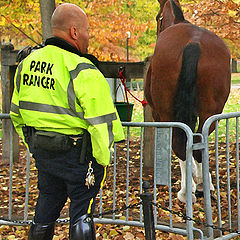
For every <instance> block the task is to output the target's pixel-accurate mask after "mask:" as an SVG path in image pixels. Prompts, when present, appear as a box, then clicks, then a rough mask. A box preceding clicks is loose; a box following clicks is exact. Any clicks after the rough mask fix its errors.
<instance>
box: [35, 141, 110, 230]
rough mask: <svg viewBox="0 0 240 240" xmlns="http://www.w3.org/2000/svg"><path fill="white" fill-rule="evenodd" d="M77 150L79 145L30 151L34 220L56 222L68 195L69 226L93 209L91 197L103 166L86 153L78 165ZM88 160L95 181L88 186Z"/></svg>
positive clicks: (93, 202) (99, 180) (101, 176)
mask: <svg viewBox="0 0 240 240" xmlns="http://www.w3.org/2000/svg"><path fill="white" fill-rule="evenodd" d="M80 152H81V146H79V145H78V146H72V147H71V149H70V150H69V151H66V152H62V153H53V152H49V151H45V150H42V149H35V150H34V154H33V157H34V158H35V162H36V167H37V169H38V189H39V196H38V200H37V205H36V208H35V217H34V222H35V223H41V224H48V223H52V222H54V221H56V220H57V219H58V218H59V216H60V212H61V210H62V208H63V207H64V205H65V203H66V201H67V198H68V197H69V198H70V209H69V216H70V225H72V224H74V223H75V222H77V220H78V219H79V218H80V217H81V216H82V215H84V214H92V213H93V212H94V207H95V197H96V195H97V194H98V192H99V190H100V187H101V186H102V184H103V182H104V180H105V177H106V167H103V166H102V165H99V164H98V163H97V162H96V160H95V158H94V157H93V156H92V154H91V153H89V152H87V156H86V163H84V164H80V163H79V158H80ZM89 161H92V168H93V173H94V175H95V184H94V186H91V187H90V188H89V189H88V187H87V186H86V185H85V179H86V174H87V171H88V162H89Z"/></svg>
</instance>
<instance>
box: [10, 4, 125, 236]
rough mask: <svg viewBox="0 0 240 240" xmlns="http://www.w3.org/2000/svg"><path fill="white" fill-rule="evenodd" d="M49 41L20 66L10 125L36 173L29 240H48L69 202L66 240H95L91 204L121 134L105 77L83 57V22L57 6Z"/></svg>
mask: <svg viewBox="0 0 240 240" xmlns="http://www.w3.org/2000/svg"><path fill="white" fill-rule="evenodd" d="M51 24H52V33H53V37H52V38H49V39H47V40H46V42H45V46H44V47H43V48H40V49H38V50H35V51H34V52H32V53H31V54H30V55H29V56H27V57H26V58H25V59H24V60H23V61H21V62H20V64H19V65H18V68H17V71H16V75H15V88H14V93H13V97H12V103H11V112H10V115H11V119H12V121H13V124H14V126H15V128H16V130H17V132H18V133H19V135H20V136H21V137H22V138H23V140H24V142H25V143H26V145H27V146H28V147H29V150H30V152H31V153H33V157H34V159H35V162H36V167H37V169H38V188H39V196H38V200H37V204H36V208H35V216H34V219H33V223H32V224H31V227H30V230H29V234H28V239H31V240H32V239H33V240H36V239H37V240H40V239H41V240H48V239H52V238H53V235H54V226H55V221H56V220H57V218H58V217H59V216H60V211H61V210H62V208H63V206H64V205H65V203H66V201H67V198H68V197H69V198H70V209H69V215H70V239H72V240H78V239H81V240H91V239H95V238H96V237H95V229H94V224H93V219H92V214H93V211H94V203H95V197H96V195H97V194H98V192H99V189H100V188H101V187H102V184H103V181H104V179H105V177H106V166H107V165H108V164H109V161H110V157H111V151H112V147H113V142H119V141H122V140H123V139H124V134H123V129H122V125H121V122H120V120H119V117H118V114H117V112H116V109H115V107H114V105H113V101H112V98H111V94H110V89H109V86H108V83H107V82H106V80H105V78H104V77H103V75H102V74H101V72H100V71H99V70H98V69H97V67H96V64H94V63H93V62H94V59H95V58H94V57H93V56H91V55H88V54H87V49H88V43H89V34H88V28H89V25H88V19H87V16H86V14H85V13H84V11H83V10H82V9H81V8H80V7H78V6H76V5H74V4H69V3H65V4H62V5H59V6H58V7H57V8H56V9H55V11H54V13H53V15H52V19H51Z"/></svg>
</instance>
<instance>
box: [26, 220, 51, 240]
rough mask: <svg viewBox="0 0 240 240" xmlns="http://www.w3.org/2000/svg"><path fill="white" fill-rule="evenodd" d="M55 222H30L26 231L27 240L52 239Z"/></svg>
mask: <svg viewBox="0 0 240 240" xmlns="http://www.w3.org/2000/svg"><path fill="white" fill-rule="evenodd" d="M54 227H55V223H49V224H41V223H32V224H31V227H30V229H29V232H28V240H52V239H53V235H54Z"/></svg>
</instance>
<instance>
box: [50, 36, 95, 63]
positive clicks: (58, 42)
mask: <svg viewBox="0 0 240 240" xmlns="http://www.w3.org/2000/svg"><path fill="white" fill-rule="evenodd" d="M45 45H53V46H56V47H59V48H62V49H64V50H66V51H68V52H71V53H74V54H77V55H78V56H80V57H85V58H87V59H89V60H90V61H91V62H92V63H93V64H94V65H95V66H96V67H98V65H99V62H98V59H97V58H96V57H95V56H93V55H91V54H82V53H81V52H80V51H78V49H77V48H75V47H74V46H72V45H71V44H69V43H68V42H66V41H65V40H63V39H61V38H58V37H51V38H48V39H47V40H46V41H45Z"/></svg>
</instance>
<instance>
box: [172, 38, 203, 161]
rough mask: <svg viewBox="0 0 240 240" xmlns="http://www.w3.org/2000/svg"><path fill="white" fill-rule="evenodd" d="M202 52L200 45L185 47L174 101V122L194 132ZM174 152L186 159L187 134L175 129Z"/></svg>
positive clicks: (191, 44) (194, 44) (190, 44)
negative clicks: (198, 73)
mask: <svg viewBox="0 0 240 240" xmlns="http://www.w3.org/2000/svg"><path fill="white" fill-rule="evenodd" d="M200 54H201V51H200V46H199V44H198V43H195V42H192V43H189V44H188V45H186V46H185V48H184V49H183V56H182V67H181V71H180V74H179V77H178V89H177V93H176V96H175V99H174V109H173V116H174V121H176V122H182V123H185V124H186V125H188V126H189V127H190V128H191V129H192V131H194V129H195V125H196V121H197V91H196V81H197V77H198V76H197V68H198V60H199V57H200ZM173 150H174V152H175V154H176V155H177V156H178V157H179V158H180V159H182V160H183V161H184V160H185V159H186V153H185V150H186V134H185V133H184V131H183V130H181V129H179V128H178V129H174V136H173Z"/></svg>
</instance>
